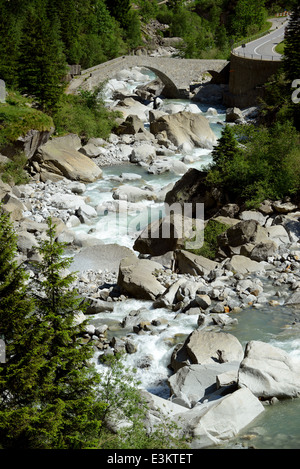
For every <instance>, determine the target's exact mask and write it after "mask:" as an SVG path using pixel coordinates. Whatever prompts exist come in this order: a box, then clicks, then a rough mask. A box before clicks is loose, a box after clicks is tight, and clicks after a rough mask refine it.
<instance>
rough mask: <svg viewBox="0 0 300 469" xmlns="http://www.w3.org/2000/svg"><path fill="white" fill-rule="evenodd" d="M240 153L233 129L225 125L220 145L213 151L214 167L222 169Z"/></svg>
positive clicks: (219, 141)
mask: <svg viewBox="0 0 300 469" xmlns="http://www.w3.org/2000/svg"><path fill="white" fill-rule="evenodd" d="M238 151H239V150H238V143H237V140H236V138H235V136H234V132H233V130H232V127H230V126H229V125H225V127H224V129H223V130H222V135H221V137H220V139H219V140H218V144H217V145H216V147H214V149H213V151H212V159H213V164H214V166H216V167H217V168H219V169H222V168H223V166H224V165H225V164H226V163H227V162H229V161H232V160H233V158H234V157H235V155H236V154H237V153H238Z"/></svg>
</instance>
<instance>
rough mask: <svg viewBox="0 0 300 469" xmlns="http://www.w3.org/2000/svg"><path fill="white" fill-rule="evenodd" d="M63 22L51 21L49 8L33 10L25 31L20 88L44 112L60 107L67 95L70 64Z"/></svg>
mask: <svg viewBox="0 0 300 469" xmlns="http://www.w3.org/2000/svg"><path fill="white" fill-rule="evenodd" d="M59 26H60V25H59V21H58V20H57V19H56V18H55V19H54V20H53V21H50V20H49V19H48V18H47V14H46V8H45V6H44V5H43V4H38V7H37V8H33V7H31V8H29V9H28V11H27V14H26V17H25V22H24V27H23V30H22V40H21V44H20V58H19V86H20V89H21V90H22V91H23V92H26V93H29V94H31V95H33V96H35V97H36V98H37V100H38V102H39V103H40V104H41V106H42V107H43V108H44V109H51V108H53V107H55V106H56V105H57V103H58V102H59V100H60V98H61V97H62V95H63V92H64V82H63V79H64V77H65V75H66V60H65V56H64V53H63V43H62V41H61V39H60V32H59Z"/></svg>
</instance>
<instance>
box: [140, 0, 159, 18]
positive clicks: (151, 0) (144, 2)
mask: <svg viewBox="0 0 300 469" xmlns="http://www.w3.org/2000/svg"><path fill="white" fill-rule="evenodd" d="M136 3H137V4H138V6H139V14H140V15H141V17H142V20H143V21H144V22H148V21H149V20H150V19H152V18H156V15H157V14H158V11H159V8H158V4H157V1H156V0H138V1H137V2H136Z"/></svg>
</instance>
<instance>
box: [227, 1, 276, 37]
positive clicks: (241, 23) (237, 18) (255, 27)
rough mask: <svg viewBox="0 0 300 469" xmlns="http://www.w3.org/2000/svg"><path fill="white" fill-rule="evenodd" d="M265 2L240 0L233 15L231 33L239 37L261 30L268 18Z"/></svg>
mask: <svg viewBox="0 0 300 469" xmlns="http://www.w3.org/2000/svg"><path fill="white" fill-rule="evenodd" d="M264 3H265V2H264V1H261V0H238V2H237V5H236V7H235V9H234V14H233V15H232V17H231V22H230V32H231V34H232V35H233V36H235V37H236V38H239V37H245V36H247V35H251V34H255V33H257V32H259V31H260V29H261V28H262V27H263V25H264V23H265V21H266V18H267V11H266V9H265V7H264Z"/></svg>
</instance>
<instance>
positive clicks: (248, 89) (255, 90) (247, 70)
mask: <svg viewBox="0 0 300 469" xmlns="http://www.w3.org/2000/svg"><path fill="white" fill-rule="evenodd" d="M281 64H282V62H281V61H280V60H256V59H249V58H246V57H241V56H237V55H235V54H233V53H232V54H231V58H230V74H229V75H230V76H229V92H228V93H225V94H224V104H225V105H226V106H230V107H231V106H237V107H240V108H243V107H247V106H252V105H254V104H255V101H257V98H258V97H260V96H263V87H262V86H263V85H264V84H265V83H266V82H267V81H268V79H269V78H270V77H271V76H272V75H274V74H275V73H276V72H277V71H278V70H279V68H280V66H281Z"/></svg>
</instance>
